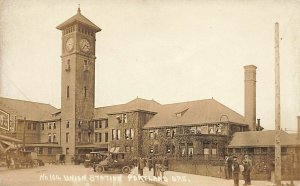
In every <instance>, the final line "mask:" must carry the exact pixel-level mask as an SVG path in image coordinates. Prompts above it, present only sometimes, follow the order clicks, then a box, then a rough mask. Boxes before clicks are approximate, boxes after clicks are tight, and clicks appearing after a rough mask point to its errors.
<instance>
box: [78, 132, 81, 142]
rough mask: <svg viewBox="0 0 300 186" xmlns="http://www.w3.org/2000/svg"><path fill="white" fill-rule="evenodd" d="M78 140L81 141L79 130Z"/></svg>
mask: <svg viewBox="0 0 300 186" xmlns="http://www.w3.org/2000/svg"><path fill="white" fill-rule="evenodd" d="M78 142H81V132H78Z"/></svg>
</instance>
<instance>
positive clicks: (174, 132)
mask: <svg viewBox="0 0 300 186" xmlns="http://www.w3.org/2000/svg"><path fill="white" fill-rule="evenodd" d="M175 136H176V129H173V130H172V138H174V137H175Z"/></svg>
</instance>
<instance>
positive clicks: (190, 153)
mask: <svg viewBox="0 0 300 186" xmlns="http://www.w3.org/2000/svg"><path fill="white" fill-rule="evenodd" d="M188 155H189V157H193V155H194V147H189V148H188Z"/></svg>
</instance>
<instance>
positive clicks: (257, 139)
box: [228, 130, 300, 147]
mask: <svg viewBox="0 0 300 186" xmlns="http://www.w3.org/2000/svg"><path fill="white" fill-rule="evenodd" d="M280 138H281V145H282V146H289V145H292V146H293V145H300V140H299V139H297V134H288V133H287V132H284V131H281V133H280ZM274 145H275V130H270V131H247V132H236V133H234V135H233V138H232V140H231V142H230V144H229V146H228V147H269V146H274Z"/></svg>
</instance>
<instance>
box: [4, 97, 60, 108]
mask: <svg viewBox="0 0 300 186" xmlns="http://www.w3.org/2000/svg"><path fill="white" fill-rule="evenodd" d="M0 99H9V100H13V101H21V102H29V103H35V104H43V105H50V106H52V107H54V106H53V105H51V104H50V103H41V102H37V101H28V100H22V99H15V98H7V97H2V96H0ZM0 101H1V100H0ZM54 108H56V107H54ZM56 109H57V108H56Z"/></svg>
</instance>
